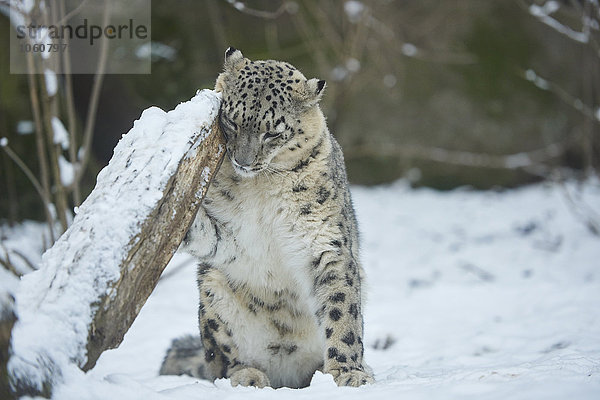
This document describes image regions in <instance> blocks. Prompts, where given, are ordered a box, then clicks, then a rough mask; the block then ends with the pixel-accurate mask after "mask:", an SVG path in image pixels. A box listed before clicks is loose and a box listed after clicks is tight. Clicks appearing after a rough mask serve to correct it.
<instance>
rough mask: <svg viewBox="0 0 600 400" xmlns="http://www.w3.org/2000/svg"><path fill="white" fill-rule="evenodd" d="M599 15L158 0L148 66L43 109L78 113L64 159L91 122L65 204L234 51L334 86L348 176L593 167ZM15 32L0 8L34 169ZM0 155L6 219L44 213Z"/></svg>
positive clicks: (9, 84)
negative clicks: (146, 115)
mask: <svg viewBox="0 0 600 400" xmlns="http://www.w3.org/2000/svg"><path fill="white" fill-rule="evenodd" d="M599 12H600V11H599V7H598V2H597V1H596V0H563V1H545V0H533V1H532V0H498V1H480V0H444V1H433V0H402V1H392V0H363V1H317V0H298V1H278V0H275V1H268V0H253V1H250V0H248V1H243V2H241V1H226V0H203V1H197V0H161V1H153V2H152V14H151V15H152V20H151V22H152V24H151V29H152V46H151V51H147V52H146V53H143V52H140V54H139V57H140V58H143V57H151V61H152V73H151V74H148V75H105V76H103V77H102V79H100V83H99V82H98V76H94V75H72V77H70V78H69V79H68V80H69V82H67V79H66V77H65V76H63V75H59V76H58V84H59V89H58V94H57V95H56V96H55V97H56V98H53V99H52V101H53V102H54V103H52V107H54V109H55V113H56V114H57V115H59V116H60V115H68V114H69V112H68V111H69V104H72V105H73V107H74V108H73V109H72V110H71V113H70V114H72V115H70V114H69V115H70V118H69V123H68V124H67V122H66V120H67V118H66V117H63V118H62V119H63V122H64V125H65V126H67V125H68V126H67V129H68V131H69V135H70V136H71V138H72V139H71V142H72V143H73V149H72V154H75V153H74V152H75V150H77V148H76V147H75V146H77V147H79V146H83V145H84V144H85V142H86V138H85V135H86V133H88V131H89V133H90V135H89V136H90V146H91V152H90V157H89V160H86V163H84V164H83V168H81V165H77V164H75V163H74V164H73V165H74V166H75V168H77V167H79V168H80V170H76V171H75V176H76V179H77V183H76V185H75V186H76V188H73V182H67V183H65V184H64V185H62V186H64V187H63V188H61V190H62V191H63V192H64V193H63V194H62V197H63V200H62V202H63V204H64V205H66V206H67V207H66V208H72V207H73V206H76V205H78V204H79V203H80V202H81V199H84V198H85V196H86V195H87V193H89V191H90V190H91V188H92V187H93V185H94V182H95V176H96V174H97V172H98V171H99V170H100V169H101V168H102V167H103V166H104V165H105V164H106V163H107V162H108V160H109V159H110V157H111V154H112V149H113V147H114V146H115V144H116V142H117V141H118V140H119V138H120V137H121V135H122V134H123V133H125V132H127V131H128V130H129V129H130V128H131V126H132V124H133V121H134V120H135V119H137V118H138V117H139V115H140V113H141V111H142V110H144V109H145V108H148V107H150V106H152V105H156V106H159V107H161V108H163V109H165V110H169V109H172V108H174V107H175V106H176V105H177V104H178V103H179V102H182V101H185V100H188V99H189V98H190V97H192V96H193V95H194V93H195V91H196V90H197V89H199V88H212V87H213V84H214V80H215V78H216V76H217V74H218V73H219V71H220V69H221V65H222V59H223V53H224V50H225V49H226V48H227V47H228V46H233V47H236V48H238V49H241V50H242V51H243V53H244V55H245V56H246V57H248V58H250V59H279V60H285V61H288V62H290V63H292V64H293V65H295V66H296V67H298V68H299V69H300V70H301V71H302V72H303V73H304V74H305V75H306V76H307V77H309V78H310V77H318V78H321V79H325V80H326V81H327V82H328V89H327V92H326V95H325V96H324V100H323V103H322V107H323V109H324V112H325V114H326V116H327V118H328V121H329V127H330V130H331V131H332V133H333V134H334V135H335V136H336V137H337V139H338V140H339V142H340V144H341V145H342V147H343V149H344V152H345V157H346V163H347V167H348V173H349V178H350V181H351V182H352V183H354V184H365V185H373V184H381V183H387V182H392V181H394V180H397V179H399V178H402V177H405V178H407V179H409V180H410V181H411V182H412V184H413V185H415V186H429V187H433V188H437V189H452V188H455V187H458V186H463V185H469V186H472V187H474V188H477V189H488V188H495V187H514V186H518V185H523V184H527V183H530V182H534V181H538V180H542V179H549V178H551V177H557V176H558V177H564V176H565V175H567V174H568V175H569V176H573V175H576V176H578V177H584V176H589V175H590V174H592V175H593V174H597V171H598V166H599V162H600V161H599V158H598V156H599V155H600V136H599V133H600V132H599V129H600V126H599V121H600V107H599V104H600V99H599V94H600V90H599V88H600V53H599V49H600V46H599V41H598V38H599V33H598V32H599V31H598V21H599ZM10 29H11V26H10V20H9V19H8V17H7V16H6V15H5V14H0V32H3V33H2V35H0V46H2V48H3V49H5V50H2V51H1V52H0V137H6V138H7V139H8V143H9V146H5V147H4V148H5V149H7V148H8V149H9V150H10V151H12V152H13V153H14V154H13V156H15V155H16V156H18V157H19V158H20V159H21V160H22V161H23V163H24V164H26V165H27V166H28V168H29V169H30V170H31V172H32V174H33V175H35V176H38V177H40V172H38V171H40V170H41V165H40V153H39V148H38V150H37V151H36V140H37V139H36V135H35V132H34V131H35V130H36V128H35V125H36V124H35V119H34V115H33V114H34V110H33V109H32V107H33V108H35V107H34V106H32V104H33V103H32V100H31V96H30V94H31V87H32V86H31V85H32V81H31V79H30V80H28V76H27V75H11V74H9V52H8V51H7V50H6V49H8V46H9V43H8V41H9V37H8V36H9V35H8V31H9V30H10ZM42 81H43V75H41V76H37V78H34V82H33V84H34V85H35V84H36V82H37V84H40V82H42ZM42 83H43V82H42ZM65 87H67V89H68V88H70V87H72V89H71V90H70V92H71V93H72V98H69V96H70V95H68V94H67V91H68V90H65ZM94 92H97V96H96V95H95V93H94ZM90 99H91V100H90ZM94 102H95V104H94ZM90 104H92V105H91V106H90ZM42 106H43V99H42ZM90 107H91V108H92V112H90ZM96 107H97V110H96V111H95V116H96V117H95V119H94V118H92V119H91V120H90V118H89V116H90V114H92V113H94V112H93V111H94V110H93V109H95V108H96ZM42 111H43V107H42ZM87 125H90V126H89V127H88V126H87ZM48 127H49V129H52V124H47V125H46V124H45V125H44V129H46V128H48ZM5 144H6V143H5ZM38 145H39V143H38ZM50 147H52V144H50ZM44 151H46V152H47V153H48V154H50V157H49V161H48V163H52V159H53V157H54V156H55V155H56V154H54V155H52V151H53V150H52V149H51V148H50V149H49V148H47V147H46V148H45V150H44ZM57 151H58V154H59V157H58V158H59V159H60V153H61V151H62V150H61V149H58V150H57ZM64 151H65V154H66V152H67V151H66V149H65V150H64ZM0 154H1V156H0V157H1V158H2V159H1V160H0V163H1V164H0V193H2V195H1V196H0V219H1V220H2V221H3V222H9V223H14V222H18V221H20V220H23V219H32V218H33V219H44V207H42V202H41V200H40V195H39V190H38V191H36V190H35V189H34V187H33V186H32V184H31V182H30V181H31V179H28V178H27V177H26V174H25V173H24V172H23V168H22V167H19V166H18V165H17V164H15V162H14V158H15V157H11V156H9V154H8V153H7V152H6V151H0ZM54 158H56V157H54ZM57 162H58V161H56V160H55V163H57ZM50 169H52V168H51V167H50ZM46 174H47V175H49V176H50V178H48V179H47V180H48V181H49V184H47V185H46V186H48V187H47V188H46V191H47V194H49V197H51V198H53V197H55V196H57V195H60V193H58V194H57V191H56V186H55V185H56V181H57V179H56V177H55V180H54V181H53V180H52V177H51V175H52V174H51V172H48V171H46ZM39 180H40V182H41V181H42V179H41V178H40V179H39ZM53 182H54V183H53ZM63 183H64V182H63ZM40 186H44V185H43V182H41V183H40ZM42 190H44V188H42ZM74 190H75V191H77V194H76V195H75V194H74V193H73V191H74ZM48 200H51V199H48ZM54 203H55V204H56V203H57V201H54ZM59 203H60V202H59ZM67 214H68V213H67ZM67 217H68V216H67Z"/></svg>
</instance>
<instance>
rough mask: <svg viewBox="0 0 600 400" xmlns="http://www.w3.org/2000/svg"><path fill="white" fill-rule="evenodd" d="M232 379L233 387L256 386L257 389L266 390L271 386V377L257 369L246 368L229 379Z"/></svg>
mask: <svg viewBox="0 0 600 400" xmlns="http://www.w3.org/2000/svg"><path fill="white" fill-rule="evenodd" d="M229 378H230V379H231V386H234V387H235V386H238V385H241V386H256V387H257V388H264V387H265V386H271V382H269V377H268V376H267V374H265V373H264V372H262V371H260V370H258V369H256V368H250V367H248V368H244V369H240V370H239V371H236V372H234V373H233V374H231V376H230V377H229Z"/></svg>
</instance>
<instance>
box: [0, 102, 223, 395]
mask: <svg viewBox="0 0 600 400" xmlns="http://www.w3.org/2000/svg"><path fill="white" fill-rule="evenodd" d="M219 105H220V96H219V95H218V94H217V93H215V92H213V91H209V90H204V91H202V92H199V93H198V94H197V95H196V96H195V97H194V98H193V99H192V100H190V101H188V102H185V103H182V104H180V105H179V106H177V107H176V108H175V110H172V111H170V112H168V113H165V112H164V111H162V110H160V109H158V108H155V107H152V108H150V109H148V110H146V111H144V113H143V114H142V117H141V118H140V119H139V120H138V121H136V123H135V124H134V127H133V128H132V129H131V130H130V131H129V133H127V134H126V135H124V136H123V138H122V139H121V141H120V142H119V144H118V145H117V147H116V148H115V151H114V154H113V157H112V159H111V161H110V163H109V165H108V166H107V167H106V168H105V169H103V170H102V171H101V172H100V174H99V175H98V179H97V183H96V187H95V188H94V190H93V191H92V193H91V194H90V196H89V197H88V198H87V199H86V200H85V202H84V203H83V204H82V206H81V207H80V209H79V210H78V212H77V215H76V217H75V219H74V220H73V223H72V225H71V226H70V227H69V229H68V230H67V231H66V232H65V233H64V234H63V235H62V236H61V237H60V238H59V240H58V241H57V242H56V243H55V245H54V246H53V247H52V248H51V249H49V250H48V251H47V252H46V253H45V254H44V256H43V259H42V266H41V268H40V269H39V270H38V271H35V272H33V273H31V274H28V275H27V276H25V278H24V280H23V282H22V283H21V285H20V289H19V293H18V294H17V299H18V304H19V308H18V314H19V322H18V323H17V325H15V328H14V329H13V348H14V355H13V356H12V357H11V360H10V362H9V369H10V371H9V372H10V375H11V381H12V383H13V386H15V387H16V388H17V391H18V393H20V394H32V393H36V392H37V393H44V394H47V393H48V389H47V388H51V387H52V386H53V385H55V384H56V383H57V382H60V381H61V380H62V376H63V375H64V374H63V372H64V370H65V369H66V368H71V367H72V366H73V365H77V366H78V367H80V368H82V369H83V370H88V369H90V368H92V367H93V366H94V365H95V363H96V361H97V359H98V357H99V356H100V354H101V353H102V352H103V351H104V350H107V349H109V348H114V347H117V346H118V345H119V344H120V343H121V341H122V339H123V336H124V335H125V333H126V332H127V330H128V329H129V327H130V326H131V324H132V323H133V321H134V319H135V318H136V316H137V315H138V313H139V311H140V309H141V308H142V306H143V305H144V303H145V302H146V299H147V298H148V296H149V295H150V293H151V292H152V290H153V289H154V287H155V285H156V283H157V282H158V279H159V277H160V274H161V272H162V271H163V269H164V268H165V266H166V265H167V263H168V262H169V260H170V259H171V257H172V255H173V254H174V253H175V251H176V250H177V248H178V247H179V244H180V243H181V241H182V240H183V237H184V235H185V233H186V232H187V230H188V228H189V226H190V225H191V223H192V222H193V219H194V217H195V215H196V213H197V211H198V208H199V206H200V203H201V201H202V198H203V197H204V195H205V194H206V191H207V190H208V187H209V185H210V182H211V179H212V177H213V176H214V175H215V173H216V172H217V170H218V168H219V166H220V163H221V162H222V160H223V156H224V154H225V146H224V141H223V138H222V135H221V133H220V131H219V129H218V124H217V123H216V117H217V114H218V108H219Z"/></svg>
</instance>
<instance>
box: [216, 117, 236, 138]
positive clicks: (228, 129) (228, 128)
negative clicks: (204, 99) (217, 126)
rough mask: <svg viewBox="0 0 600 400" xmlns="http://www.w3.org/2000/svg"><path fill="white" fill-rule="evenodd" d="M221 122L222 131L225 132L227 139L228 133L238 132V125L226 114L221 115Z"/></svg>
mask: <svg viewBox="0 0 600 400" xmlns="http://www.w3.org/2000/svg"><path fill="white" fill-rule="evenodd" d="M219 121H220V122H221V130H222V131H223V134H224V135H225V137H227V136H228V133H235V132H237V129H238V126H237V125H236V123H235V122H233V121H232V120H230V119H229V117H227V116H226V115H225V114H221V115H220V118H219Z"/></svg>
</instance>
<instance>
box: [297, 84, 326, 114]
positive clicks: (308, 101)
mask: <svg viewBox="0 0 600 400" xmlns="http://www.w3.org/2000/svg"><path fill="white" fill-rule="evenodd" d="M325 86H327V84H326V83H325V81H324V80H322V79H317V78H312V79H309V80H307V81H304V82H301V83H300V85H299V87H297V88H296V90H295V91H294V98H295V99H296V101H298V103H300V106H301V108H303V109H308V108H310V107H312V106H314V105H316V104H317V103H319V101H320V100H321V96H323V91H324V90H325Z"/></svg>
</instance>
